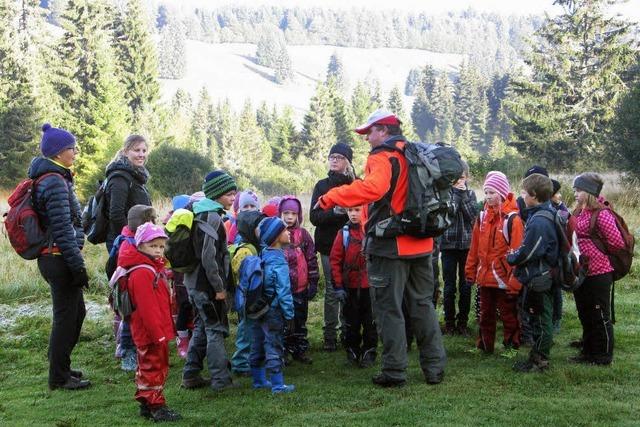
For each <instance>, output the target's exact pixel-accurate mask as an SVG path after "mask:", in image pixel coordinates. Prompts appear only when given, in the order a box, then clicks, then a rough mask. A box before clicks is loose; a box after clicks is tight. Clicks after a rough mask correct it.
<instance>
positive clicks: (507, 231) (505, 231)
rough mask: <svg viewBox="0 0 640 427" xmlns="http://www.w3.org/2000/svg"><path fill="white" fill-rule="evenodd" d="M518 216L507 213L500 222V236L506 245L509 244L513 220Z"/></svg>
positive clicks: (513, 213)
mask: <svg viewBox="0 0 640 427" xmlns="http://www.w3.org/2000/svg"><path fill="white" fill-rule="evenodd" d="M517 215H518V213H517V212H509V213H508V214H507V216H506V217H505V219H504V221H503V222H502V235H503V236H504V240H506V242H507V245H510V244H511V230H513V220H514V219H515V217H516V216H517Z"/></svg>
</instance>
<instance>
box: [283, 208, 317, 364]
mask: <svg viewBox="0 0 640 427" xmlns="http://www.w3.org/2000/svg"><path fill="white" fill-rule="evenodd" d="M278 212H279V214H280V218H282V220H283V221H284V222H285V223H286V224H287V228H288V230H289V234H290V236H291V243H290V244H289V246H288V247H287V248H285V250H284V252H285V258H286V259H287V263H288V264H289V278H290V281H291V294H292V295H293V306H294V311H295V316H294V320H295V321H294V324H295V326H294V328H293V330H290V329H287V330H286V331H285V350H286V353H287V354H290V355H291V356H292V357H293V359H294V360H297V361H299V362H302V363H305V364H310V363H311V362H312V360H311V358H310V357H309V356H308V355H307V351H308V350H309V340H308V339H307V317H308V312H309V300H311V299H313V297H314V296H315V295H316V293H317V292H318V278H319V272H318V259H317V258H316V249H315V245H314V244H313V239H312V238H311V234H309V232H308V231H307V230H305V229H304V228H303V227H302V225H301V224H302V221H303V218H302V204H301V203H300V200H298V199H297V198H296V197H294V196H284V197H283V198H282V200H281V201H280V205H279V209H278Z"/></svg>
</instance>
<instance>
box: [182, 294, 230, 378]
mask: <svg viewBox="0 0 640 427" xmlns="http://www.w3.org/2000/svg"><path fill="white" fill-rule="evenodd" d="M189 298H190V299H191V304H192V305H193V307H194V309H195V312H196V317H195V319H194V328H193V336H192V337H191V340H190V341H189V350H188V352H187V360H186V362H185V364H184V370H183V371H182V375H183V377H184V378H193V377H195V376H196V375H198V374H199V373H200V371H202V368H203V364H202V362H203V360H204V358H205V357H206V358H207V365H208V367H209V373H210V375H211V387H212V388H222V387H224V386H226V385H228V384H231V374H230V373H229V369H228V361H227V353H226V350H225V348H224V339H225V337H226V336H228V335H229V329H228V326H227V312H226V302H225V301H214V300H212V299H211V298H210V296H209V294H208V293H206V292H202V291H198V290H196V289H189Z"/></svg>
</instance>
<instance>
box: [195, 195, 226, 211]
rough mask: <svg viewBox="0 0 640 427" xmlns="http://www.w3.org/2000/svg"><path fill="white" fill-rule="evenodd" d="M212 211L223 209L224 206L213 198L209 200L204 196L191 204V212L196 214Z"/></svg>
mask: <svg viewBox="0 0 640 427" xmlns="http://www.w3.org/2000/svg"><path fill="white" fill-rule="evenodd" d="M212 211H214V212H221V211H224V206H222V205H221V204H220V203H218V202H216V201H215V200H211V199H208V198H206V197H205V198H204V199H201V200H198V201H197V202H195V203H194V204H193V213H194V214H196V215H198V214H200V213H202V212H212Z"/></svg>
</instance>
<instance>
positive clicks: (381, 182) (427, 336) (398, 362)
mask: <svg viewBox="0 0 640 427" xmlns="http://www.w3.org/2000/svg"><path fill="white" fill-rule="evenodd" d="M401 124H402V123H401V122H400V120H399V119H398V118H397V117H396V116H395V115H394V114H392V113H390V112H387V111H384V110H377V111H375V112H373V113H372V114H371V115H370V116H369V119H368V120H367V123H365V124H364V125H362V126H360V127H359V128H357V129H355V131H356V132H357V133H359V134H361V135H365V138H366V140H367V141H368V142H369V144H370V145H371V152H370V153H369V157H368V158H367V164H366V167H365V177H364V179H363V180H357V181H354V182H353V183H352V184H349V185H343V186H341V187H336V188H333V189H331V190H330V191H329V192H328V193H326V194H325V195H324V196H322V197H320V198H319V199H318V206H320V207H321V208H322V209H331V208H333V207H334V206H343V207H353V206H361V205H367V204H369V203H372V205H371V206H370V208H369V211H368V219H367V223H366V228H365V229H366V238H365V243H364V251H365V253H366V254H367V275H368V278H369V285H370V286H371V288H372V289H373V291H372V293H371V299H372V303H373V312H374V317H375V322H376V325H377V328H378V332H379V335H380V337H381V340H382V345H383V349H382V372H381V373H379V374H377V375H376V376H374V377H373V378H372V381H373V383H374V384H376V385H379V386H381V387H400V386H403V385H404V384H405V382H406V377H407V374H406V369H407V342H406V336H405V330H404V316H403V314H402V301H403V298H404V299H405V300H406V303H407V305H408V308H409V315H410V317H411V321H412V325H413V328H414V333H415V337H416V341H417V343H418V349H419V351H420V366H421V367H422V370H423V372H424V375H425V380H426V381H427V383H429V384H438V383H440V382H441V381H442V378H443V376H444V367H445V364H446V354H445V351H444V346H443V344H442V335H441V333H440V328H439V326H438V318H437V315H436V312H435V308H434V306H433V304H432V297H433V290H434V279H433V267H432V265H431V252H432V250H433V239H431V238H416V237H412V236H408V235H404V234H399V235H398V234H397V233H394V232H393V230H390V229H389V228H385V227H384V226H385V224H386V223H385V222H384V221H385V220H387V219H389V218H391V216H393V215H396V214H399V213H401V212H402V211H403V209H404V205H405V200H406V198H407V191H408V183H409V174H408V170H407V161H406V159H405V157H404V155H403V154H402V153H401V152H400V151H399V150H398V149H400V150H402V149H403V148H404V145H405V139H404V137H403V136H402V130H401V128H400V125H401Z"/></svg>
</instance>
